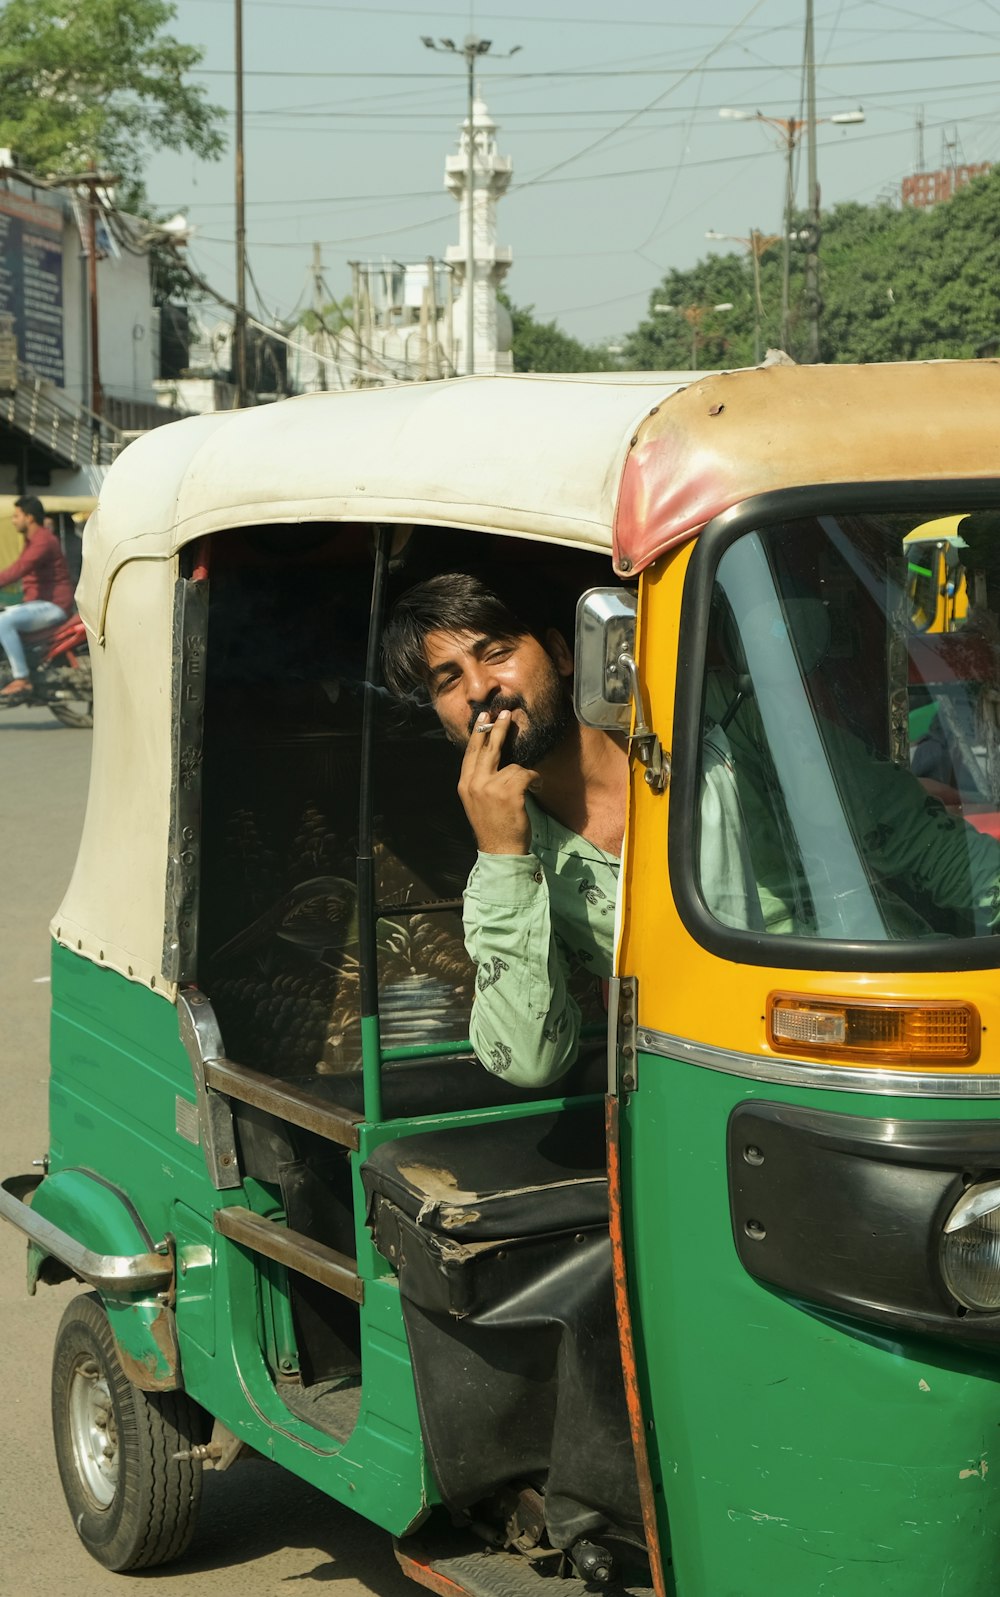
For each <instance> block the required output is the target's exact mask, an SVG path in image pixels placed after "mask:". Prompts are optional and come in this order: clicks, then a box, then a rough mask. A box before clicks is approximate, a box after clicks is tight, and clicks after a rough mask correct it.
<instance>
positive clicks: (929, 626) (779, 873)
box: [698, 513, 1000, 942]
mask: <svg viewBox="0 0 1000 1597" xmlns="http://www.w3.org/2000/svg"><path fill="white" fill-rule="evenodd" d="M943 526H944V524H943V522H942V519H941V518H940V517H938V518H935V520H934V521H932V522H928V519H927V517H926V516H924V517H920V516H918V515H907V516H904V515H900V516H891V515H890V516H878V517H875V516H852V517H843V516H840V517H836V516H819V517H816V518H808V519H804V520H801V521H795V522H788V523H784V524H781V525H779V526H775V527H768V528H766V529H761V530H758V531H751V532H747V533H744V534H742V535H741V536H740V537H738V538H737V539H736V541H735V542H734V543H732V544H731V545H730V546H729V547H728V548H727V549H726V551H725V553H724V554H723V556H722V558H721V559H720V561H719V563H718V566H717V569H716V572H715V585H714V590H713V598H712V608H711V620H710V625H709V634H708V647H707V657H706V669H705V690H704V700H703V717H704V721H703V727H704V731H703V737H702V740H701V751H700V763H701V773H700V775H701V780H700V783H699V793H700V794H701V799H700V805H699V809H700V813H699V848H698V864H699V877H700V885H701V894H702V897H703V899H704V901H705V904H706V905H707V907H708V909H709V910H710V911H711V913H712V914H713V915H714V916H715V917H716V918H717V919H718V920H719V921H721V922H722V923H724V924H725V925H727V926H730V927H733V928H736V929H740V930H748V931H754V932H757V933H760V932H766V933H768V934H770V935H772V936H775V937H781V936H784V937H806V938H822V939H829V940H835V941H845V940H846V941H852V942H853V941H874V942H882V941H889V940H904V941H913V940H922V939H927V938H976V937H991V936H993V935H994V934H995V932H996V931H997V928H998V926H1000V842H998V841H997V839H998V838H1000V625H998V618H997V609H998V605H1000V516H998V515H996V514H994V513H988V514H974V515H968V516H961V515H956V516H954V517H951V518H948V525H947V535H946V537H942V529H943ZM924 529H930V530H927V531H925V530H924ZM948 540H950V541H948ZM928 544H930V546H931V548H932V550H933V551H934V553H935V555H936V556H937V559H936V560H935V562H934V567H933V573H934V583H933V584H931V583H929V582H928V578H927V570H929V569H931V568H929V567H927V569H926V570H925V567H926V562H925V561H924V560H923V558H922V557H923V556H924V555H925V553H927V552H928V551H927V546H928ZM945 545H946V547H944V546H945ZM917 550H919V554H920V556H921V558H920V559H916V558H914V556H915V554H916V552H917ZM957 550H960V552H961V559H959V558H958V556H957V553H956V551H957ZM914 565H919V566H920V567H921V570H920V571H919V572H917V573H915V572H914V571H913V569H912V568H913V566H914ZM915 576H916V577H918V578H919V582H920V584H921V588H920V595H919V598H920V602H919V603H917V602H915V601H916V598H917V594H916V592H915V585H914V577H915ZM932 588H936V589H940V590H941V591H940V592H937V591H932ZM956 599H958V601H959V602H956Z"/></svg>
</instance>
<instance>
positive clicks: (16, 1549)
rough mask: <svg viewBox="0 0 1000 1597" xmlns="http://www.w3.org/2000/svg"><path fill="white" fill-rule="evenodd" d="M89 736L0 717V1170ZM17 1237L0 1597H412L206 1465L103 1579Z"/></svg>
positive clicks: (29, 1093)
mask: <svg viewBox="0 0 1000 1597" xmlns="http://www.w3.org/2000/svg"><path fill="white" fill-rule="evenodd" d="M90 742H91V736H90V733H89V732H74V731H68V730H66V729H65V728H63V727H60V726H58V725H57V724H56V722H55V721H54V720H53V719H52V717H51V716H49V715H48V714H47V713H44V712H41V711H34V710H14V711H8V712H5V713H4V714H3V715H2V718H0V806H2V807H0V824H2V842H0V1004H2V1010H0V1014H2V1020H0V1039H2V1041H0V1105H2V1107H0V1172H2V1173H3V1174H4V1175H8V1174H13V1173H15V1172H18V1171H22V1170H26V1169H27V1168H28V1167H29V1165H30V1163H31V1160H32V1159H33V1158H37V1157H38V1156H39V1155H40V1154H42V1153H43V1152H44V1150H45V1146H46V1077H47V1071H48V1045H47V1028H48V991H49V990H48V984H47V981H46V976H47V972H48V962H49V945H48V930H47V928H48V921H49V917H50V915H51V914H52V913H54V911H55V909H56V908H57V907H58V904H59V900H60V897H61V894H62V891H63V889H64V887H65V885H66V883H67V881H68V880H69V875H70V872H71V870H72V865H73V858H74V854H75V850H76V839H77V835H78V832H79V829H80V825H81V822H82V819H83V812H84V807H85V803H86V788H87V771H88V767H89V761H90ZM23 1282H24V1245H23V1242H22V1241H21V1239H20V1237H19V1235H18V1233H17V1232H16V1231H15V1230H14V1229H13V1227H11V1226H7V1225H4V1224H3V1223H2V1222H0V1391H2V1392H3V1394H4V1399H5V1401H4V1415H5V1423H4V1426H3V1432H4V1437H3V1444H2V1447H0V1594H2V1597H110V1594H111V1593H117V1594H118V1597H124V1594H126V1593H128V1592H133V1591H134V1592H138V1591H139V1590H140V1588H141V1589H142V1591H143V1592H144V1593H145V1597H152V1592H153V1591H154V1589H155V1590H157V1591H159V1590H162V1592H163V1594H164V1597H166V1593H167V1592H169V1594H170V1597H195V1594H196V1593H197V1597H234V1594H235V1593H238V1594H239V1597H265V1594H266V1597H271V1594H273V1593H278V1592H286V1591H290V1589H291V1586H292V1584H295V1583H298V1582H304V1583H306V1585H305V1586H304V1587H301V1588H300V1589H304V1590H308V1583H314V1584H316V1585H321V1584H324V1583H327V1582H330V1583H335V1584H336V1587H337V1590H338V1593H343V1597H360V1594H361V1593H364V1592H371V1593H375V1594H377V1597H413V1594H414V1593H415V1591H416V1587H414V1586H413V1585H411V1584H410V1582H409V1581H406V1580H404V1578H403V1577H402V1575H401V1574H400V1573H399V1571H398V1568H397V1566H396V1563H395V1560H394V1558H393V1554H392V1547H391V1543H390V1540H389V1538H388V1537H387V1536H385V1535H384V1534H383V1533H382V1532H380V1531H376V1530H374V1529H373V1528H372V1527H371V1526H369V1525H367V1524H366V1523H365V1522H364V1521H363V1520H360V1519H358V1518H357V1517H356V1516H355V1515H352V1514H350V1513H348V1512H347V1511H346V1510H344V1509H341V1508H340V1507H339V1506H338V1505H337V1504H335V1503H331V1502H330V1501H329V1499H327V1498H325V1497H323V1496H322V1495H321V1494H320V1493H319V1492H316V1491H314V1490H313V1489H312V1488H310V1487H306V1486H304V1485H302V1484H301V1483H300V1482H298V1481H297V1480H295V1478H294V1477H293V1476H291V1475H289V1474H287V1473H286V1472H285V1471H283V1470H280V1469H278V1468H277V1466H275V1465H269V1464H265V1463H252V1464H241V1465H239V1466H237V1467H236V1468H235V1469H233V1470H232V1471H230V1472H228V1473H226V1474H222V1475H216V1474H214V1473H211V1472H210V1473H209V1474H208V1475H207V1476H206V1481H205V1495H204V1498H203V1502H202V1510H201V1519H200V1522H199V1529H198V1532H197V1534H196V1537H195V1540H194V1543H193V1545H192V1547H191V1549H190V1551H189V1552H188V1554H187V1555H186V1557H185V1559H184V1561H183V1563H182V1564H180V1565H174V1566H168V1567H167V1568H166V1569H165V1570H164V1571H163V1573H162V1575H160V1576H157V1575H155V1574H153V1575H147V1576H144V1577H142V1576H128V1575H110V1574H108V1573H107V1572H106V1571H105V1570H103V1569H101V1568H100V1566H99V1565H97V1564H95V1563H94V1562H93V1560H92V1559H91V1558H90V1557H89V1555H88V1554H87V1553H85V1552H84V1550H83V1548H82V1546H81V1545H80V1543H79V1542H78V1541H77V1538H76V1535H75V1534H74V1531H73V1528H72V1525H71V1523H70V1519H69V1514H68V1512H67V1509H66V1506H65V1503H64V1500H63V1497H62V1492H61V1489H60V1486H59V1478H58V1475H57V1473H56V1467H55V1461H54V1458H53V1452H52V1440H51V1432H50V1426H49V1363H50V1355H51V1348H52V1343H53V1338H54V1336H55V1330H56V1326H57V1324H58V1322H59V1318H60V1315H61V1314H62V1311H63V1307H64V1305H65V1303H66V1301H67V1299H68V1298H69V1297H70V1296H71V1295H72V1293H73V1292H74V1291H78V1290H79V1288H78V1287H74V1286H73V1285H66V1286H61V1287H42V1288H40V1289H39V1293H38V1296H37V1297H35V1298H29V1297H28V1296H27V1294H26V1293H25V1291H24V1288H23Z"/></svg>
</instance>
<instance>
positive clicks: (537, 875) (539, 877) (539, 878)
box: [531, 871, 545, 882]
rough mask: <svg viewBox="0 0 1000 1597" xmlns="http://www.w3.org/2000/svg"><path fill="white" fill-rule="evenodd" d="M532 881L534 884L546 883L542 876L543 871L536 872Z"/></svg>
mask: <svg viewBox="0 0 1000 1597" xmlns="http://www.w3.org/2000/svg"><path fill="white" fill-rule="evenodd" d="M531 880H532V881H533V882H544V880H545V877H544V876H543V875H542V873H541V871H536V872H535V874H534V876H533V877H532V878H531Z"/></svg>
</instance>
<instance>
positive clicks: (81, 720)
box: [48, 699, 94, 728]
mask: <svg viewBox="0 0 1000 1597" xmlns="http://www.w3.org/2000/svg"><path fill="white" fill-rule="evenodd" d="M48 708H49V709H50V710H51V711H52V714H53V715H54V716H55V718H56V720H57V721H58V722H59V724H60V725H61V726H76V727H84V728H86V727H90V726H93V724H94V701H93V699H55V700H51V701H50V702H49V706H48Z"/></svg>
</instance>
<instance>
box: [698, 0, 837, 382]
mask: <svg viewBox="0 0 1000 1597" xmlns="http://www.w3.org/2000/svg"><path fill="white" fill-rule="evenodd" d="M808 26H809V29H810V38H811V28H812V0H809V12H808ZM814 109H815V99H814V100H813V110H814ZM719 115H720V116H724V117H729V118H730V119H731V120H732V121H734V122H766V123H767V125H768V127H772V128H774V129H775V131H776V132H777V133H778V134H779V135H780V137H781V142H782V144H783V145H784V147H785V207H784V224H785V226H784V231H785V239H784V246H785V247H784V250H783V251H782V262H781V347H782V349H783V350H784V351H785V353H786V354H791V350H790V349H789V345H790V343H791V337H792V322H791V307H790V292H789V290H790V280H791V264H792V256H791V247H792V217H793V215H794V212H795V147H796V145H797V144H798V141H799V136H800V134H801V133H802V131H803V129H804V128H808V129H809V131H810V137H811V139H812V140H815V136H816V134H815V130H816V128H817V127H818V126H819V124H820V123H821V122H836V123H838V124H842V123H856V122H863V121H864V119H865V113H864V112H863V111H861V110H858V111H837V112H835V114H834V115H833V116H816V115H815V114H810V116H808V117H796V116H785V117H781V116H765V115H764V113H763V112H762V111H743V110H740V109H739V108H738V107H737V108H734V107H733V106H729V105H724V106H722V107H721V109H720V111H719ZM810 152H811V153H810V163H809V170H810V177H809V212H810V217H812V215H813V212H814V208H815V216H816V230H815V235H814V236H813V234H812V228H810V234H809V235H807V237H809V238H810V247H811V249H812V252H813V256H814V271H815V273H816V277H815V278H814V281H815V282H816V296H815V317H816V320H815V323H813V322H812V320H811V326H810V333H811V334H812V330H813V327H815V336H816V339H817V341H818V338H819V323H818V317H819V285H818V271H819V262H818V259H816V257H815V251H816V249H817V248H818V245H819V225H818V223H819V184H818V181H817V179H816V164H815V163H816V156H815V145H814V143H811V144H810ZM806 285H807V288H808V285H809V269H808V265H807V268H806ZM809 315H810V318H811V319H812V315H813V311H812V309H809ZM817 347H818V345H817ZM809 358H810V359H813V358H814V357H813V356H810V357H809Z"/></svg>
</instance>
